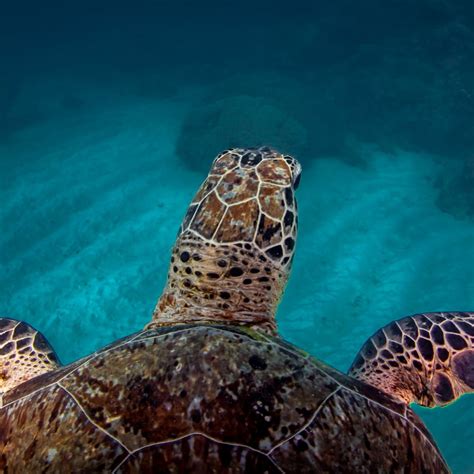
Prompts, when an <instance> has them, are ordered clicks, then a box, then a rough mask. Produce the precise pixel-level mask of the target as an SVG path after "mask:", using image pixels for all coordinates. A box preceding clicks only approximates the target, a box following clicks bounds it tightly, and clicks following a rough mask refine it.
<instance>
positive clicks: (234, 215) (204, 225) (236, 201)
mask: <svg viewBox="0 0 474 474" xmlns="http://www.w3.org/2000/svg"><path fill="white" fill-rule="evenodd" d="M300 175H301V166H300V164H299V163H298V162H297V161H296V160H295V159H294V158H292V157H290V156H286V155H282V154H280V153H278V152H277V151H275V150H272V149H270V148H266V147H264V148H252V149H240V148H236V149H232V150H228V151H225V152H223V153H221V154H220V155H218V156H217V158H216V159H215V160H214V162H213V164H212V167H211V170H210V172H209V175H208V176H207V178H206V180H205V181H204V183H203V184H202V186H201V187H200V189H199V190H198V192H197V194H196V196H195V197H194V199H193V201H192V202H191V204H190V206H189V208H188V211H187V212H186V215H185V217H184V220H183V222H182V224H181V227H180V230H179V233H178V238H177V241H176V244H175V247H174V249H173V253H172V256H171V265H170V270H169V273H168V281H167V284H166V287H165V289H164V292H163V294H162V296H161V298H160V299H159V301H158V304H157V306H156V309H155V312H154V314H153V320H152V322H151V323H150V326H155V325H164V324H176V323H179V322H199V321H202V322H210V323H219V322H227V323H233V324H242V325H249V326H258V327H261V328H263V329H264V330H269V331H275V328H276V324H275V312H276V308H277V305H278V303H279V301H280V298H281V296H282V293H283V290H284V287H285V284H286V281H287V279H288V275H289V271H290V268H291V262H292V258H293V253H294V250H295V242H296V232H297V224H298V217H297V205H296V199H295V196H294V191H295V189H296V188H297V187H298V184H299V180H300Z"/></svg>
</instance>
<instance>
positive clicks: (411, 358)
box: [349, 313, 474, 407]
mask: <svg viewBox="0 0 474 474" xmlns="http://www.w3.org/2000/svg"><path fill="white" fill-rule="evenodd" d="M349 375H351V376H353V377H354V378H356V379H359V380H362V381H364V382H366V383H368V384H370V385H373V386H375V387H377V388H379V389H380V390H383V391H384V392H386V393H389V394H391V395H393V396H395V397H396V398H399V399H401V400H403V401H404V402H406V403H412V402H415V403H418V404H419V405H423V406H427V407H434V406H442V405H447V404H448V403H451V402H453V401H454V400H456V399H457V398H458V397H460V396H461V395H462V394H464V393H472V392H474V313H425V314H417V315H414V316H409V317H406V318H403V319H400V320H398V321H393V322H392V323H390V324H388V325H387V326H385V327H383V328H382V329H379V330H378V331H377V332H376V333H375V334H374V335H373V336H372V337H371V338H370V339H368V340H367V342H366V343H365V344H364V345H363V346H362V349H361V350H360V351H359V353H358V354H357V357H356V358H355V360H354V362H353V363H352V366H351V368H350V369H349Z"/></svg>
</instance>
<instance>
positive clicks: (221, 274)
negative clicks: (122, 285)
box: [0, 148, 474, 473]
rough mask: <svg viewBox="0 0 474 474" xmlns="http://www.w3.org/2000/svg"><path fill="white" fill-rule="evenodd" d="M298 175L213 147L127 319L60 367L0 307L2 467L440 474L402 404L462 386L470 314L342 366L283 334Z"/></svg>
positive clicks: (434, 401) (403, 329)
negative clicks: (141, 314)
mask: <svg viewBox="0 0 474 474" xmlns="http://www.w3.org/2000/svg"><path fill="white" fill-rule="evenodd" d="M300 173H301V168H300V165H299V164H298V162H297V161H296V160H295V159H293V158H291V157H289V156H284V155H281V154H280V153H278V152H276V151H274V150H272V149H269V148H258V149H232V150H228V151H226V152H224V153H222V154H220V155H219V156H218V157H217V158H216V159H215V160H214V163H213V165H212V168H211V171H210V173H209V175H208V177H207V179H206V180H205V182H204V184H203V185H202V186H201V188H200V189H199V191H198V193H197V195H196V196H195V198H194V199H193V201H192V203H191V205H190V206H189V209H188V211H187V213H186V216H185V218H184V221H183V223H182V225H181V227H180V230H179V234H178V238H177V242H176V245H175V247H174V249H173V252H172V257H171V265H170V270H169V274H168V281H167V284H166V287H165V289H164V291H163V294H162V295H161V297H160V299H159V301H158V304H157V306H156V309H155V311H154V314H153V318H152V321H151V322H150V323H149V324H148V326H147V327H146V328H145V329H144V330H143V331H141V332H138V333H136V334H133V335H131V336H129V337H126V338H124V339H121V340H119V341H117V342H115V343H113V344H111V345H110V346H108V347H106V348H104V349H102V350H100V351H98V352H96V353H94V354H92V355H90V356H88V357H85V358H84V359H81V360H79V361H77V362H75V363H73V364H70V365H67V366H61V364H60V362H59V360H58V358H57V356H56V355H55V353H54V351H53V349H52V348H51V346H50V345H49V344H48V342H47V341H46V339H45V338H44V336H42V335H41V333H39V332H38V331H36V330H35V329H33V328H32V327H31V326H29V325H28V324H26V323H24V322H20V321H15V320H11V319H6V318H4V319H2V320H1V329H0V341H1V342H0V368H1V380H0V388H1V390H2V393H3V399H2V407H1V408H0V448H1V451H0V470H3V471H4V472H21V473H24V472H97V471H98V472H104V471H105V472H110V471H115V472H137V471H140V472H142V471H143V472H152V471H153V472H193V473H194V472H198V473H199V472H219V473H220V472H224V473H225V472H272V473H273V472H298V473H303V472H348V471H349V472H436V473H441V472H448V471H449V470H448V467H447V465H446V463H445V461H444V460H443V457H442V456H441V454H440V452H439V450H438V448H437V447H436V444H435V442H434V441H433V439H432V438H431V436H430V434H429V433H428V432H427V430H426V428H425V426H424V425H423V423H422V422H421V421H420V419H419V418H418V417H417V415H416V414H415V413H414V412H413V411H412V410H411V408H410V407H409V404H410V403H411V402H416V403H419V404H421V405H424V406H438V405H445V404H447V403H449V402H451V401H453V400H455V399H456V398H458V397H459V396H460V395H461V394H462V393H466V392H472V391H473V388H474V377H473V369H474V350H473V341H474V313H460V312H458V313H428V314H418V315H415V316H411V317H406V318H404V319H400V320H398V321H395V322H392V323H390V324H389V325H387V326H385V327H384V328H382V329H380V330H379V331H377V332H376V333H375V334H374V335H373V336H372V337H371V338H370V339H369V340H368V341H367V342H366V343H365V345H364V346H363V347H362V349H361V351H360V352H359V354H358V355H357V357H356V358H355V361H354V363H353V365H352V367H351V368H350V370H349V373H348V375H345V374H343V373H341V372H339V371H338V370H335V369H333V368H331V367H329V366H328V365H326V364H324V363H322V362H320V361H318V360H316V359H314V358H313V357H311V356H310V355H309V354H307V353H305V352H303V351H302V350H300V349H298V348H297V347H295V346H293V345H291V344H289V343H287V342H285V341H284V340H283V339H282V338H280V337H279V336H278V334H277V329H276V323H275V310H276V308H277V304H278V301H279V299H280V297H281V295H282V292H283V289H284V286H285V283H286V280H287V278H288V274H289V270H290V266H291V261H292V257H293V252H294V249H295V239H296V230H297V221H298V219H297V206H296V201H295V197H294V190H295V189H296V187H297V186H298V182H299V179H300ZM336 317H337V315H336Z"/></svg>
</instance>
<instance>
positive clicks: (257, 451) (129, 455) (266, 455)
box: [112, 431, 285, 474]
mask: <svg viewBox="0 0 474 474" xmlns="http://www.w3.org/2000/svg"><path fill="white" fill-rule="evenodd" d="M193 436H202V437H203V438H206V439H208V440H209V441H212V442H214V443H217V444H224V445H226V446H238V447H240V448H244V449H248V450H249V451H253V452H255V453H258V454H261V455H262V456H265V457H266V458H267V459H269V461H270V462H271V463H272V464H273V465H274V466H275V467H276V468H277V469H278V470H279V471H280V472H282V473H284V472H285V471H284V470H283V469H282V468H281V467H280V466H279V465H278V464H277V463H276V462H275V460H274V459H272V458H271V457H270V456H269V455H268V453H266V452H265V451H261V450H260V449H257V448H254V447H252V446H249V445H247V444H242V443H231V442H230V441H223V440H220V439H217V438H214V437H212V436H210V435H208V434H206V433H203V432H202V431H193V432H191V433H188V434H185V435H182V436H178V437H176V438H172V439H165V440H163V441H158V442H156V443H149V444H145V445H143V446H141V447H139V448H137V449H134V450H133V451H128V452H129V454H128V456H127V457H126V458H125V459H123V460H122V461H121V462H120V464H119V465H118V466H117V467H116V468H115V469H114V470H113V471H112V474H113V473H116V472H117V471H118V469H120V467H121V466H122V465H123V464H124V463H125V462H126V461H127V459H129V458H130V457H131V456H133V455H135V454H137V453H139V452H140V451H142V450H144V449H146V448H151V447H153V446H161V445H163V444H170V443H174V442H175V441H181V440H183V439H186V438H191V437H193Z"/></svg>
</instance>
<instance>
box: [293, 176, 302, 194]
mask: <svg viewBox="0 0 474 474" xmlns="http://www.w3.org/2000/svg"><path fill="white" fill-rule="evenodd" d="M300 180H301V173H298V176H297V177H296V179H295V181H294V183H293V189H295V190H296V189H298V186H299V185H300Z"/></svg>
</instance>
